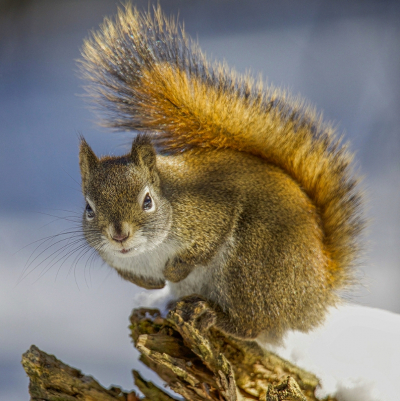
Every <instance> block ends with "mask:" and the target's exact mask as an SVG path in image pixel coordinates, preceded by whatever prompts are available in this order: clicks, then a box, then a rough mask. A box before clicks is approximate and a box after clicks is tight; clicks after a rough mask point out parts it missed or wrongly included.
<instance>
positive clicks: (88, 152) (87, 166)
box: [79, 137, 99, 188]
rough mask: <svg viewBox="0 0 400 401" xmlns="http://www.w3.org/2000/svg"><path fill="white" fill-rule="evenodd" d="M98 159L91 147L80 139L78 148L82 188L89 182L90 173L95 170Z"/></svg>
mask: <svg viewBox="0 0 400 401" xmlns="http://www.w3.org/2000/svg"><path fill="white" fill-rule="evenodd" d="M98 163H99V159H98V158H97V156H96V155H95V154H94V152H93V150H92V149H91V147H90V146H89V145H88V144H87V142H86V141H85V139H84V138H83V137H82V138H81V143H80V146H79V167H80V168H81V177H82V187H83V188H85V187H86V184H87V182H88V180H89V176H90V172H91V171H92V170H93V169H94V168H96V166H97V165H98Z"/></svg>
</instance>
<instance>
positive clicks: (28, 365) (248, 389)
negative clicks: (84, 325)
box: [22, 307, 335, 401]
mask: <svg viewBox="0 0 400 401" xmlns="http://www.w3.org/2000/svg"><path fill="white" fill-rule="evenodd" d="M130 320H131V327H130V328H131V337H132V339H133V342H134V344H135V347H136V348H137V349H138V350H139V352H140V353H141V356H140V360H141V362H143V363H144V364H145V365H146V366H148V367H149V368H150V369H152V370H153V371H155V372H156V373H157V374H158V375H159V376H160V378H162V379H163V380H164V381H165V383H166V384H167V386H168V387H169V388H171V389H172V390H173V391H174V392H175V393H177V394H180V395H181V396H183V397H184V399H185V400H188V401H241V400H258V401H283V400H292V401H316V400H317V399H316V398H315V395H314V392H315V389H316V387H317V385H318V379H317V378H316V377H315V376H314V375H313V374H311V373H308V372H306V371H304V370H302V369H300V368H298V367H296V366H294V365H293V364H291V363H289V362H287V361H285V360H283V359H281V358H279V357H278V356H276V355H274V354H273V353H271V352H268V351H265V350H263V349H261V347H259V346H258V345H257V344H256V343H254V342H246V341H240V340H237V339H233V338H231V337H227V336H226V335H224V334H223V333H221V332H219V331H218V330H216V329H214V328H211V329H209V330H208V331H207V333H201V332H200V331H199V330H198V329H197V328H196V325H195V324H194V322H193V321H189V322H187V321H184V320H183V319H182V316H181V314H180V310H179V308H178V307H177V308H175V309H173V310H172V311H170V313H169V314H168V317H167V318H166V319H164V318H162V317H161V315H160V312H159V311H158V310H156V309H135V310H133V312H132V315H131V318H130ZM22 365H23V367H24V369H25V371H26V373H27V374H28V376H29V378H30V384H29V392H30V395H31V400H32V401H43V400H48V401H72V400H82V401H115V400H119V401H137V400H146V401H150V400H152V401H173V400H177V399H178V398H177V397H174V396H171V395H170V394H168V393H166V392H165V391H164V390H163V389H160V388H158V387H157V386H155V385H154V384H152V383H151V382H148V381H146V380H144V379H143V378H142V377H141V376H140V373H139V372H137V371H133V376H134V381H135V384H136V386H137V387H138V389H139V390H140V391H141V393H143V395H144V398H143V397H142V396H139V395H138V394H136V393H135V392H134V391H132V392H130V393H126V392H123V391H122V390H121V389H120V388H118V387H112V388H110V389H108V390H107V389H105V388H103V387H102V386H101V385H100V384H99V383H98V382H97V381H96V380H95V379H93V378H92V377H90V376H85V375H83V374H82V373H81V372H80V371H79V370H77V369H74V368H71V367H69V366H68V365H65V364H64V363H63V362H61V361H59V360H58V359H57V358H56V357H54V356H52V355H48V354H46V353H44V352H43V351H41V350H39V349H38V348H37V347H36V346H34V345H32V346H31V348H30V349H29V350H28V351H27V352H26V353H25V354H24V355H23V357H22ZM326 401H335V399H334V398H327V399H326Z"/></svg>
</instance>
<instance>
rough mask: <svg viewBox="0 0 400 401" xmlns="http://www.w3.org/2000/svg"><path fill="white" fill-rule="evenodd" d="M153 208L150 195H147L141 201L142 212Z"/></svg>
mask: <svg viewBox="0 0 400 401" xmlns="http://www.w3.org/2000/svg"><path fill="white" fill-rule="evenodd" d="M152 207H153V201H152V200H151V197H150V195H149V194H148V193H147V194H146V196H145V197H144V201H143V210H150V209H151V208H152Z"/></svg>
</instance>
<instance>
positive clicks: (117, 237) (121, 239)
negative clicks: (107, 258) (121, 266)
mask: <svg viewBox="0 0 400 401" xmlns="http://www.w3.org/2000/svg"><path fill="white" fill-rule="evenodd" d="M128 237H129V233H128V234H114V235H113V236H112V239H113V240H114V241H117V242H121V243H122V242H124V241H125V240H126V239H127V238H128Z"/></svg>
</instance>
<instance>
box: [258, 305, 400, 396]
mask: <svg viewBox="0 0 400 401" xmlns="http://www.w3.org/2000/svg"><path fill="white" fill-rule="evenodd" d="M263 346H265V347H266V348H267V349H269V350H270V351H273V352H275V353H276V354H278V355H279V356H281V357H282V358H285V359H287V360H289V361H290V362H292V363H294V364H296V365H298V366H299V367H302V368H304V369H306V370H308V371H310V372H313V373H314V374H315V375H317V377H319V378H320V380H321V385H320V388H319V389H318V391H317V397H319V398H323V397H326V396H327V395H334V396H336V397H337V398H338V400H340V401H388V400H398V399H399V398H400V397H399V390H398V383H399V382H400V315H398V314H395V313H391V312H388V311H385V310H381V309H375V308H370V307H365V306H358V305H351V304H346V305H342V306H340V307H338V308H332V309H331V311H330V314H329V316H328V318H327V320H326V322H325V324H324V325H323V326H322V327H320V328H318V329H317V330H315V331H313V332H310V333H300V332H290V333H289V334H288V335H287V336H286V338H285V340H284V343H283V345H281V346H271V345H267V344H263Z"/></svg>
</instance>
